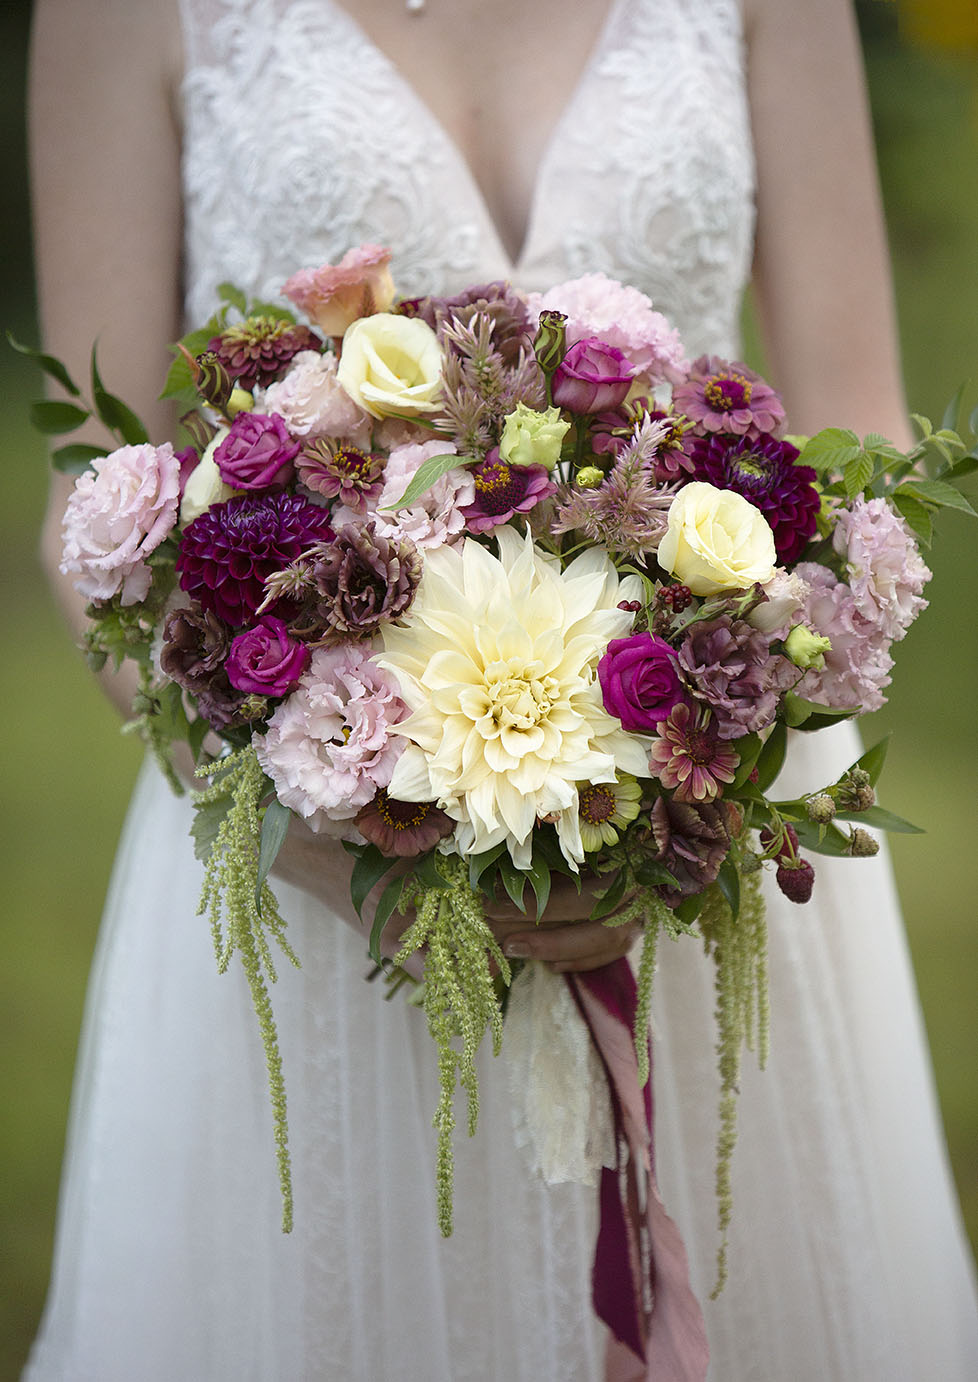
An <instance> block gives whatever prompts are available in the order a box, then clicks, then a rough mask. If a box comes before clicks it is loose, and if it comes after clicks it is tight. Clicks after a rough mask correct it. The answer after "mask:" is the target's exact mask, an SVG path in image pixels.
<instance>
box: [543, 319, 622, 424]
mask: <svg viewBox="0 0 978 1382" xmlns="http://www.w3.org/2000/svg"><path fill="white" fill-rule="evenodd" d="M633 377H634V371H633V369H632V367H631V365H630V364H629V363H628V361H627V360H626V359H625V357H624V355H623V354H622V353H621V351H620V350H618V348H617V347H616V346H610V345H607V344H606V343H605V342H604V341H601V340H599V339H598V338H597V337H596V336H590V337H587V338H585V339H584V340H583V341H578V342H577V343H576V345H572V346H571V348H570V350H568V352H567V354H566V355H565V356H564V358H563V360H561V362H560V364H559V365H558V366H557V368H556V370H555V371H554V377H553V386H552V390H551V392H552V396H553V401H554V403H556V404H557V406H558V407H559V408H566V409H567V411H568V412H569V413H575V414H588V413H601V412H604V411H605V410H606V409H608V408H617V407H618V405H619V404H620V403H623V402H624V401H625V395H626V394H627V393H628V390H629V389H630V388H631V385H632V379H633Z"/></svg>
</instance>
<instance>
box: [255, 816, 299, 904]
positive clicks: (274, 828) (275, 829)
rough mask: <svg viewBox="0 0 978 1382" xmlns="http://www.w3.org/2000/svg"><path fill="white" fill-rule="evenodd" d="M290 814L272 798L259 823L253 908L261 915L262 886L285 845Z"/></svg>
mask: <svg viewBox="0 0 978 1382" xmlns="http://www.w3.org/2000/svg"><path fill="white" fill-rule="evenodd" d="M291 816H292V812H291V811H290V810H289V808H288V807H287V806H283V805H282V803H281V802H280V801H279V799H278V797H272V799H271V801H270V802H269V803H268V805H267V806H266V807H265V814H264V816H262V821H261V841H260V843H259V846H258V873H257V875H256V877H255V907H256V908H257V910H258V914H259V916H260V915H261V890H262V884H263V883H264V882H265V879H266V878H267V877H268V874H269V871H270V870H271V867H272V865H273V864H274V863H275V860H276V859H277V858H278V852H279V850H280V849H281V848H282V846H283V844H284V843H285V837H286V835H287V834H288V830H289V820H290V819H291Z"/></svg>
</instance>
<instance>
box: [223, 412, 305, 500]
mask: <svg viewBox="0 0 978 1382" xmlns="http://www.w3.org/2000/svg"><path fill="white" fill-rule="evenodd" d="M298 451H299V443H298V442H297V441H293V440H292V438H291V437H290V436H289V433H288V430H287V428H286V426H285V423H284V422H283V421H282V419H281V418H280V417H277V416H274V415H271V414H266V413H238V415H237V417H236V418H235V419H234V421H233V422H232V423H231V430H230V431H229V432H228V434H227V436H226V437H225V438H224V440H223V441H222V442H221V444H220V446H219V447H218V448H217V450H216V451H215V452H214V462H215V464H216V466H217V468H218V470H219V471H220V474H221V479H222V480H223V481H224V483H225V484H226V485H230V486H231V488H232V489H243V490H257V489H278V488H279V487H281V486H282V485H285V484H287V483H288V482H289V480H291V478H292V462H293V460H294V459H295V457H296V455H297V454H298Z"/></svg>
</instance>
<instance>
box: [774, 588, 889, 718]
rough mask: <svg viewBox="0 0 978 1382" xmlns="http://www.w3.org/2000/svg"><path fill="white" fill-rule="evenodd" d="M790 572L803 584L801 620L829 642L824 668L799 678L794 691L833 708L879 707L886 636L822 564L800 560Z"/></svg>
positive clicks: (885, 680)
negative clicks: (804, 583) (805, 587)
mask: <svg viewBox="0 0 978 1382" xmlns="http://www.w3.org/2000/svg"><path fill="white" fill-rule="evenodd" d="M795 571H796V574H797V575H799V576H800V577H801V578H802V580H803V581H805V582H806V584H807V586H808V592H807V594H806V596H805V600H804V603H803V605H802V612H801V622H802V623H803V624H807V625H808V626H809V628H812V629H814V631H815V632H816V633H818V634H822V635H823V636H824V637H825V638H828V639H829V640H830V641H831V644H832V647H831V648H830V649H829V651H828V652H826V654H825V665H824V667H821V668H814V667H813V668H812V669H811V670H810V671H808V672H806V673H805V675H804V677H802V679H801V681H800V682H799V683H798V685H797V687H796V688H795V689H796V691H797V692H798V695H800V696H804V697H805V699H806V700H810V701H817V702H818V704H819V705H827V706H831V707H832V708H833V709H836V710H852V709H859V708H861V709H863V710H879V708H880V706H881V705H883V704H884V703H885V701H886V697H885V696H884V695H883V687H884V686H889V684H890V681H891V677H890V675H889V672H890V668H891V667H892V666H893V659H892V658H891V657H890V655H889V652H888V649H889V645H890V640H889V639H888V638H887V637H886V636H885V634H883V633H881V632H880V630H879V629H878V627H877V626H876V625H875V624H873V623H871V622H870V621H869V620H868V619H865V618H864V617H863V616H862V614H860V612H859V609H858V606H857V604H856V601H855V600H854V599H853V594H852V591H851V590H850V588H849V586H847V585H846V584H845V582H844V581H840V580H837V579H836V577H835V575H834V574H833V573H832V572H831V571H829V570H828V569H827V568H826V567H824V566H820V565H819V564H818V563H817V562H802V563H801V564H800V565H799V566H797V567H796V568H795Z"/></svg>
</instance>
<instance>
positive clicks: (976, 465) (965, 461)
mask: <svg viewBox="0 0 978 1382" xmlns="http://www.w3.org/2000/svg"><path fill="white" fill-rule="evenodd" d="M976 470H978V455H976V454H975V452H973V451H972V452H969V453H968V455H967V456H962V457H961V459H960V460H958V461H955V462H954V464H953V465H950V466H948V468H947V470H945V471H943V472H942V474H943V477H944V478H945V479H946V480H950V479H954V480H960V479H962V478H963V477H964V476H965V475H973V474H974V473H975V471H976Z"/></svg>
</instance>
